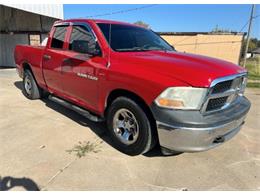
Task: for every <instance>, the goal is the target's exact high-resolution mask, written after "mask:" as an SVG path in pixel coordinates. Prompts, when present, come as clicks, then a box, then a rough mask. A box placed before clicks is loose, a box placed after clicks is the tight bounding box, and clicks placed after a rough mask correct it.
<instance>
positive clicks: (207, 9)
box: [64, 4, 260, 39]
mask: <svg viewBox="0 0 260 195" xmlns="http://www.w3.org/2000/svg"><path fill="white" fill-rule="evenodd" d="M140 7H144V8H143V9H136V10H134V11H129V12H123V13H118V14H112V15H103V14H107V13H113V12H118V11H124V10H129V9H135V8H140ZM250 12H251V5H198V4H197V5H162V4H158V5H150V6H149V5H140V4H139V5H135V4H108V5H104V4H103V5H102V4H101V5H100V4H98V5H96V4H84V5H73V4H65V5H64V18H65V19H69V18H92V16H94V17H93V18H95V19H109V20H118V21H124V22H130V23H133V22H136V21H139V20H141V21H143V22H145V23H147V24H149V25H150V27H151V28H152V29H153V30H154V31H157V32H209V31H212V29H214V28H215V27H216V26H218V28H221V29H227V30H231V31H236V32H239V31H240V30H241V29H242V27H243V26H244V25H245V24H246V23H247V22H248V20H249V17H250ZM97 15H103V16H97ZM254 15H255V16H258V15H259V17H257V18H255V19H254V20H253V28H252V35H251V37H256V38H258V39H260V5H259V4H258V5H256V9H255V14H254ZM247 28H248V25H247V26H245V28H244V29H243V32H246V31H247Z"/></svg>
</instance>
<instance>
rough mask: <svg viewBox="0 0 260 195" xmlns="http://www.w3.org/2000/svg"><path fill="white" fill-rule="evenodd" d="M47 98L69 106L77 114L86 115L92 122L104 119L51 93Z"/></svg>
mask: <svg viewBox="0 0 260 195" xmlns="http://www.w3.org/2000/svg"><path fill="white" fill-rule="evenodd" d="M49 100H51V101H53V102H56V103H58V104H60V105H62V106H64V107H66V108H69V109H71V110H73V111H75V112H77V113H78V114H80V115H82V116H84V117H86V118H87V119H89V120H91V121H94V122H101V121H104V119H103V118H100V117H98V116H96V115H93V114H91V113H90V112H89V111H87V110H85V109H83V108H80V107H78V106H76V105H75V104H72V103H70V102H68V101H66V100H63V99H61V98H58V97H57V96H53V95H49Z"/></svg>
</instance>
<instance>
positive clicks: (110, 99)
mask: <svg viewBox="0 0 260 195" xmlns="http://www.w3.org/2000/svg"><path fill="white" fill-rule="evenodd" d="M118 97H127V98H129V99H131V100H133V101H135V102H136V103H137V104H138V105H139V106H140V107H141V108H142V109H143V110H144V112H145V113H146V115H147V117H148V119H149V120H150V122H151V125H152V128H153V129H154V130H156V121H155V119H154V117H153V114H152V111H151V109H150V108H149V106H148V105H147V104H146V102H145V101H144V100H143V99H142V98H141V97H140V96H138V95H137V94H135V93H133V92H131V91H128V90H123V89H117V90H114V91H112V92H111V93H110V94H109V96H108V98H107V101H106V109H105V116H106V114H107V110H108V108H109V106H110V105H111V104H112V102H113V101H114V100H115V99H116V98H118ZM155 132H156V134H157V131H155Z"/></svg>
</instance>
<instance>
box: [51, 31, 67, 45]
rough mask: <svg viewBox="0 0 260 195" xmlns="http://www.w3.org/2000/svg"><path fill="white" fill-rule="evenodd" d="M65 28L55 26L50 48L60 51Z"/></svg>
mask: <svg viewBox="0 0 260 195" xmlns="http://www.w3.org/2000/svg"><path fill="white" fill-rule="evenodd" d="M66 29H67V26H57V27H55V32H54V35H53V37H52V42H51V47H52V48H57V49H62V48H63V44H64V39H65V34H66Z"/></svg>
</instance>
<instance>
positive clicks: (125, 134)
mask: <svg viewBox="0 0 260 195" xmlns="http://www.w3.org/2000/svg"><path fill="white" fill-rule="evenodd" d="M107 126H108V129H109V132H110V135H111V138H112V141H113V143H114V146H115V147H116V148H117V149H118V150H120V151H121V152H123V153H125V154H128V155H138V154H143V153H146V152H148V151H149V150H150V149H151V148H152V147H153V146H154V143H155V141H154V140H155V138H154V135H153V129H152V126H151V122H150V120H149V118H148V117H147V115H146V114H145V112H144V110H143V109H142V108H141V107H140V106H139V105H138V104H137V103H136V102H135V101H133V100H132V99H129V98H126V97H119V98H117V99H115V100H114V101H113V103H112V104H111V106H110V107H109V109H108V115H107Z"/></svg>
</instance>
